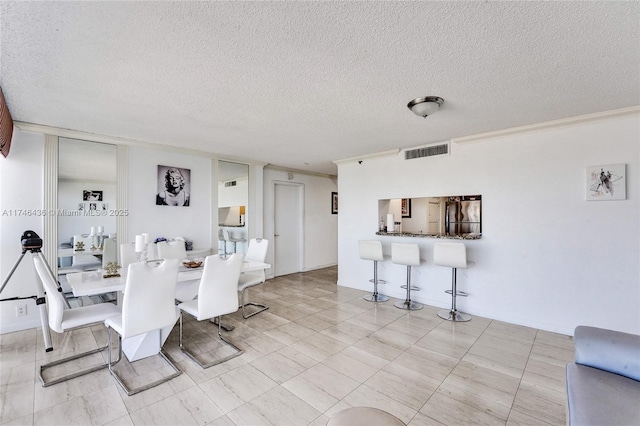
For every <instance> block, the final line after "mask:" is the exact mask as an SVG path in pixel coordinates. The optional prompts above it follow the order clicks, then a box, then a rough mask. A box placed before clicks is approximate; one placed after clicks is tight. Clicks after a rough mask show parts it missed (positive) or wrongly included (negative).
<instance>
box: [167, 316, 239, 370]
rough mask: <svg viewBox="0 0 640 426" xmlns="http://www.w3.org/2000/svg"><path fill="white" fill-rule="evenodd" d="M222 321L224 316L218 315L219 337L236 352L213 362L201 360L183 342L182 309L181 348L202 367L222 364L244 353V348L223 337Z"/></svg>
mask: <svg viewBox="0 0 640 426" xmlns="http://www.w3.org/2000/svg"><path fill="white" fill-rule="evenodd" d="M221 323H222V318H221V317H218V337H219V338H220V341H221V342H223V343H224V344H225V345H227V346H230V347H231V348H233V349H234V352H233V353H232V354H230V355H227V356H226V357H224V358H220V359H217V360H214V361H211V362H203V361H200V360H199V359H198V357H197V356H196V355H195V354H194V353H193V352H191V350H189V349H188V348H187V347H186V346H185V345H184V343H183V340H182V336H183V329H182V311H180V333H179V338H178V340H179V345H180V350H181V351H182V352H183V353H184V354H186V355H187V356H188V357H189V358H191V359H192V360H193V361H195V362H196V363H197V364H198V365H199V366H200V367H202V368H209V367H212V366H214V365H218V364H222V363H223V362H225V361H229V360H230V359H232V358H235V357H237V356H238V355H241V354H242V352H243V351H242V349H240V348H238V347H237V346H236V345H235V344H233V343H232V342H231V341H229V340H227V339H225V338H224V337H222V327H221Z"/></svg>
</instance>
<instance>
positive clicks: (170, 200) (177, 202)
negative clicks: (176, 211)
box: [156, 165, 191, 207]
mask: <svg viewBox="0 0 640 426" xmlns="http://www.w3.org/2000/svg"><path fill="white" fill-rule="evenodd" d="M157 182H158V187H157V192H156V206H180V207H189V205H190V204H191V194H190V192H191V169H183V168H180V167H173V166H162V165H159V166H158V181H157Z"/></svg>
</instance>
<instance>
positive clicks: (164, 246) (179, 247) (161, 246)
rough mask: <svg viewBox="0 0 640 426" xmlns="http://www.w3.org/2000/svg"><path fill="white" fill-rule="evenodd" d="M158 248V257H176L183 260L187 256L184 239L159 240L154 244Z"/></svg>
mask: <svg viewBox="0 0 640 426" xmlns="http://www.w3.org/2000/svg"><path fill="white" fill-rule="evenodd" d="M156 248H157V250H158V257H159V258H160V259H178V260H183V259H186V258H187V249H186V247H185V245H184V241H181V240H177V241H170V242H169V241H160V242H159V243H158V244H156Z"/></svg>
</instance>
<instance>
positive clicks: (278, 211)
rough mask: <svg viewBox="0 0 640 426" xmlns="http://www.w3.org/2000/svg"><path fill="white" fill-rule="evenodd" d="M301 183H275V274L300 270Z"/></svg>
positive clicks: (285, 273)
mask: <svg viewBox="0 0 640 426" xmlns="http://www.w3.org/2000/svg"><path fill="white" fill-rule="evenodd" d="M302 188H303V186H302V185H301V184H287V183H276V184H275V190H274V194H275V201H274V216H275V224H274V238H273V241H274V244H273V246H274V248H273V257H274V259H273V260H274V261H273V263H274V275H275V276H276V277H278V276H280V275H287V274H293V273H295V272H300V271H301V270H302V268H301V262H300V259H301V258H302V250H301V247H302V244H301V235H302V231H301V227H302V219H301V217H302V208H301V199H302V195H301V193H302Z"/></svg>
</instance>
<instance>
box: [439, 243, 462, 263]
mask: <svg viewBox="0 0 640 426" xmlns="http://www.w3.org/2000/svg"><path fill="white" fill-rule="evenodd" d="M433 263H434V264H436V265H438V266H448V267H450V268H466V267H467V249H466V247H465V245H464V244H463V243H434V244H433Z"/></svg>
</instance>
